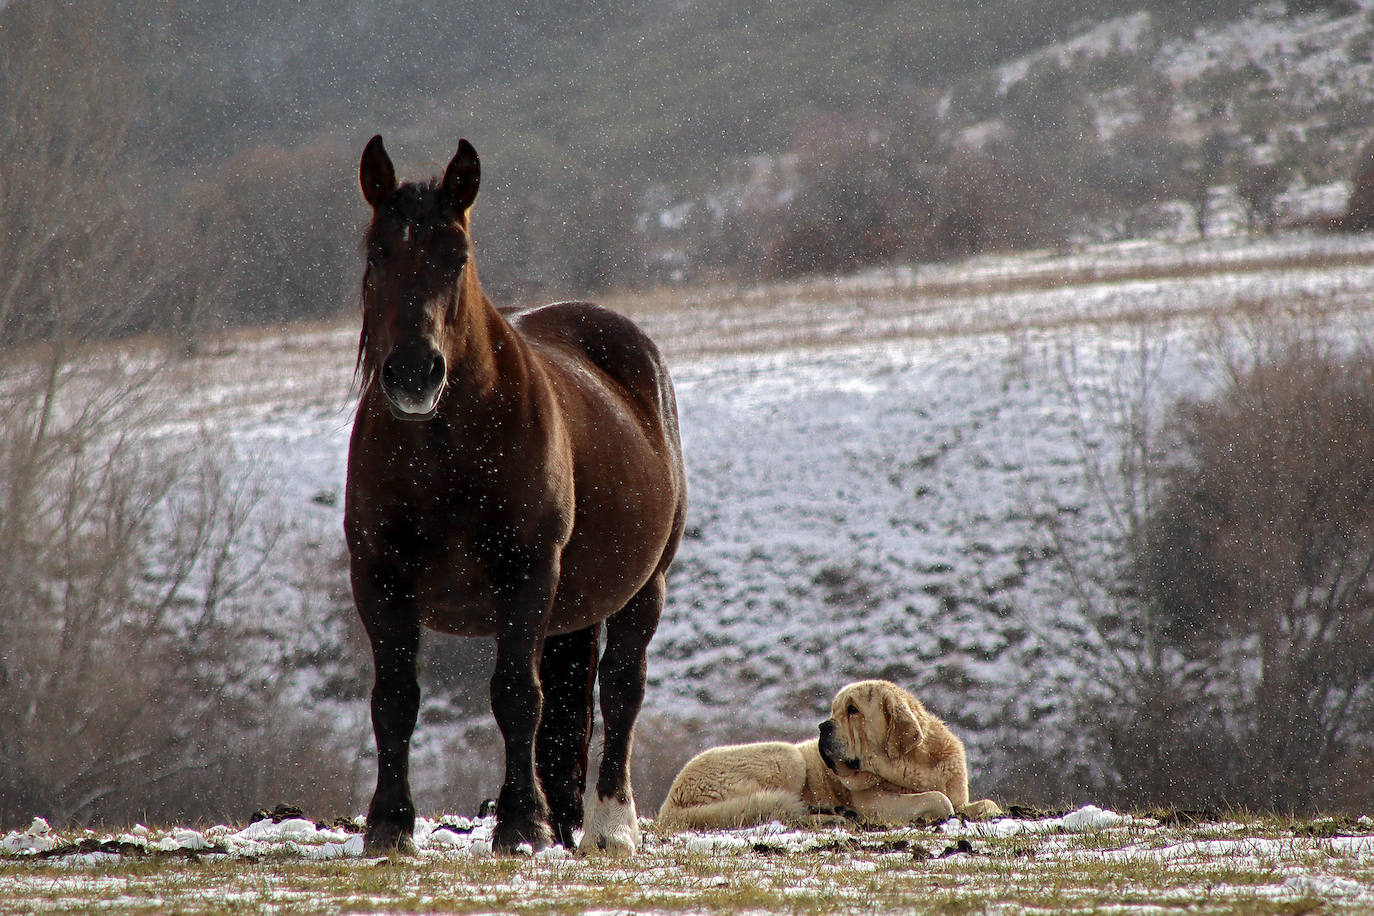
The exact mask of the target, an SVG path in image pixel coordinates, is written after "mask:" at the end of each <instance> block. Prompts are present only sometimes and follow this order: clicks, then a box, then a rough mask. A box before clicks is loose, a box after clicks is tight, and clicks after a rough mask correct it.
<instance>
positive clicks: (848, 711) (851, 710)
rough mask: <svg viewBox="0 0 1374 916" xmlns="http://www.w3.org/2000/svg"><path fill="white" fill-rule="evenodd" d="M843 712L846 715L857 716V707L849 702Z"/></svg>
mask: <svg viewBox="0 0 1374 916" xmlns="http://www.w3.org/2000/svg"><path fill="white" fill-rule="evenodd" d="M844 714H845V715H846V716H857V715H858V714H859V707H857V706H855V705H854V704H853V703H850V704H849V708H848V709H846V710H845V711H844Z"/></svg>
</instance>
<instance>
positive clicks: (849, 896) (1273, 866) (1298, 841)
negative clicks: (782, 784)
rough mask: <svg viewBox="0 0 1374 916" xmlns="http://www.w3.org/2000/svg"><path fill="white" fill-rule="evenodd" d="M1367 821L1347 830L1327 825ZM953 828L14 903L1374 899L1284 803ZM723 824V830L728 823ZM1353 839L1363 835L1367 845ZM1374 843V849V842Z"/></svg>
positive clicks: (532, 906) (66, 867)
mask: <svg viewBox="0 0 1374 916" xmlns="http://www.w3.org/2000/svg"><path fill="white" fill-rule="evenodd" d="M1361 831H1362V832H1363V836H1361V837H1356V838H1354V839H1351V838H1348V837H1346V838H1341V837H1339V836H1336V837H1331V836H1325V835H1324V834H1326V833H1335V834H1342V833H1350V832H1361ZM962 834H963V838H964V839H966V840H967V841H968V842H967V846H966V847H964V848H965V850H966V851H963V852H960V851H958V848H959V847H958V846H957V839H956V838H955V837H952V836H949V835H946V834H944V833H940V832H938V831H937V830H935V829H924V830H916V829H906V830H894V831H888V832H860V833H853V832H849V831H845V830H833V831H829V832H819V833H816V834H812V835H810V836H809V838H808V839H807V840H806V841H805V842H802V843H797V842H795V836H794V837H793V838H792V841H791V842H774V841H773V840H771V839H770V836H769V835H768V834H766V833H756V834H752V835H749V839H750V840H751V842H748V843H743V844H739V843H736V844H735V845H734V846H733V847H729V846H717V847H716V848H715V849H709V848H707V846H706V844H703V843H702V842H700V841H699V840H698V841H697V842H695V843H694V842H693V841H692V839H691V838H689V837H683V836H677V837H669V838H664V837H658V836H655V835H653V834H652V832H651V833H650V834H649V835H648V838H647V842H646V849H645V850H644V851H643V852H642V853H641V854H640V855H639V856H638V857H637V858H636V859H634V860H632V861H629V862H622V861H615V860H607V859H600V858H592V859H543V858H541V859H535V860H531V859H523V858H521V859H493V858H472V857H467V856H442V855H433V856H428V857H425V858H420V859H413V860H394V861H387V860H342V861H333V862H309V861H304V860H302V859H300V858H298V857H295V858H293V857H272V856H267V857H260V858H258V859H256V860H249V859H228V858H227V857H225V856H217V855H203V856H202V857H201V858H200V859H199V860H194V861H188V860H187V859H186V858H184V857H180V856H178V857H166V858H156V857H144V858H136V859H129V858H123V859H120V858H110V859H109V860H108V861H104V862H99V863H85V864H81V863H76V864H73V863H72V862H63V861H62V860H60V859H49V860H42V861H36V860H18V859H16V858H13V857H11V858H9V859H5V860H0V912H20V911H22V912H26V913H37V912H53V913H56V912H85V911H90V910H94V909H100V910H101V911H103V912H108V913H121V914H122V913H152V912H182V913H211V914H213V913H226V912H235V913H238V912H276V911H289V912H292V913H326V912H329V913H336V912H377V911H384V912H388V913H406V912H423V913H432V912H445V913H492V912H501V913H522V914H559V913H583V912H589V911H617V912H622V911H629V912H646V913H680V912H713V913H743V912H790V913H815V914H828V913H913V912H923V913H971V912H985V911H987V910H988V909H990V908H1006V909H1008V910H1010V911H1013V912H1020V911H1025V910H1035V909H1042V910H1048V911H1053V912H1072V911H1093V910H1098V909H1101V908H1104V907H1124V908H1126V909H1136V908H1142V907H1149V906H1162V907H1166V908H1170V909H1173V908H1186V909H1188V910H1190V911H1192V912H1198V913H1259V914H1264V913H1296V912H1307V911H1311V910H1314V909H1320V910H1321V911H1322V912H1325V913H1339V912H1368V910H1369V907H1371V906H1374V895H1371V894H1369V893H1368V892H1366V891H1362V890H1361V889H1360V888H1361V887H1364V888H1367V887H1370V886H1374V852H1372V851H1371V850H1374V836H1371V834H1374V825H1371V826H1367V827H1364V828H1357V829H1356V830H1355V831H1351V830H1345V829H1340V830H1334V829H1333V830H1327V829H1326V828H1325V827H1323V825H1322V823H1321V822H1318V823H1315V824H1311V823H1309V824H1295V823H1291V822H1281V821H1277V820H1272V819H1258V820H1251V821H1249V822H1248V823H1246V824H1243V825H1242V824H1238V823H1235V822H1229V821H1228V822H1220V823H1210V824H1202V825H1197V826H1194V827H1187V828H1185V827H1152V826H1134V827H1127V828H1120V829H1107V830H1101V831H1093V832H1089V833H1085V834H1064V833H1062V832H1050V833H1042V834H1023V835H1018V836H1012V837H995V836H991V835H982V834H980V833H979V831H978V830H977V829H976V828H973V827H969V828H966V829H965V830H964V831H962ZM718 836H719V835H718ZM1352 844H1362V846H1359V845H1352ZM1361 850H1363V851H1361Z"/></svg>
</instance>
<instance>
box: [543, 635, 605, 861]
mask: <svg viewBox="0 0 1374 916" xmlns="http://www.w3.org/2000/svg"><path fill="white" fill-rule="evenodd" d="M599 636H600V627H599V626H591V627H588V628H587V629H585V630H578V631H577V632H574V633H564V634H562V635H560V636H549V637H547V638H546V639H545V640H544V656H543V659H542V661H541V662H540V664H539V681H540V686H541V688H542V690H543V693H544V711H543V713H542V714H541V715H540V718H539V732H538V735H537V737H536V738H535V742H534V767H535V772H536V773H537V774H538V776H539V785H540V786H541V787H543V789H544V797H545V798H546V799H548V802H549V817H550V820H551V822H552V824H553V836H554V841H555V842H557V843H558V844H559V845H560V846H563V847H564V848H566V849H572V848H573V845H574V842H573V831H574V830H578V829H580V828H581V827H582V793H583V792H584V791H586V788H587V745H588V744H590V743H591V737H592V693H593V689H594V687H595V686H596V654H597V646H598V638H599Z"/></svg>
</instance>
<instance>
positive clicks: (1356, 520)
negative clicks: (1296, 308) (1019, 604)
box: [1133, 343, 1374, 809]
mask: <svg viewBox="0 0 1374 916" xmlns="http://www.w3.org/2000/svg"><path fill="white" fill-rule="evenodd" d="M1177 416H1178V420H1177V424H1178V439H1179V450H1178V453H1177V455H1176V456H1175V458H1174V459H1173V460H1172V461H1171V462H1169V464H1168V465H1167V466H1166V467H1164V468H1163V469H1162V474H1163V477H1162V484H1163V485H1162V491H1161V496H1162V498H1161V500H1160V502H1159V504H1158V506H1157V507H1156V509H1155V511H1154V512H1153V513H1152V515H1151V516H1150V518H1149V519H1148V520H1147V522H1146V525H1145V528H1144V531H1143V537H1142V538H1141V540H1140V542H1139V544H1138V547H1137V550H1136V554H1135V564H1134V569H1133V579H1134V581H1135V583H1136V584H1137V585H1138V586H1139V588H1140V592H1141V597H1142V600H1143V601H1145V602H1147V603H1148V604H1150V605H1151V607H1152V610H1153V611H1154V613H1155V614H1156V615H1157V616H1158V618H1159V619H1160V621H1161V623H1160V635H1161V636H1162V637H1163V639H1164V640H1165V641H1166V642H1167V644H1168V645H1169V646H1170V647H1172V648H1174V649H1176V650H1177V651H1178V652H1179V654H1180V656H1181V658H1182V660H1183V661H1184V662H1185V663H1194V664H1197V665H1201V666H1203V667H1204V668H1205V670H1206V671H1207V673H1208V675H1209V678H1208V680H1209V681H1210V683H1208V684H1207V685H1205V687H1203V686H1199V688H1198V689H1197V690H1185V691H1183V694H1184V696H1185V697H1188V698H1189V699H1190V700H1191V702H1192V703H1193V704H1194V705H1197V704H1199V703H1200V704H1202V705H1203V707H1204V708H1203V709H1202V710H1200V712H1201V714H1202V716H1203V717H1205V721H1206V722H1207V728H1206V729H1204V731H1205V732H1206V733H1207V734H1208V735H1209V736H1211V737H1210V740H1208V742H1207V743H1208V744H1209V745H1212V746H1213V747H1214V748H1215V750H1214V754H1215V756H1216V757H1217V758H1218V759H1227V758H1229V759H1231V760H1233V761H1234V762H1233V763H1232V764H1231V765H1230V766H1229V767H1228V769H1230V770H1231V771H1232V772H1230V773H1229V774H1228V776H1229V777H1230V780H1232V783H1231V784H1232V786H1233V787H1234V790H1235V791H1237V792H1239V793H1242V795H1243V797H1245V799H1246V800H1247V801H1249V802H1251V803H1267V804H1269V805H1273V806H1278V807H1291V808H1296V809H1311V808H1313V807H1316V806H1320V805H1322V804H1323V803H1324V802H1326V801H1327V800H1328V799H1329V798H1330V797H1331V795H1332V793H1333V791H1334V789H1335V786H1336V785H1337V784H1338V783H1339V782H1340V781H1341V780H1342V779H1344V778H1347V777H1350V776H1353V771H1352V770H1351V769H1350V767H1351V765H1352V763H1353V762H1354V760H1355V758H1354V756H1352V755H1355V754H1358V753H1359V752H1360V751H1361V748H1362V742H1365V741H1366V740H1367V735H1368V734H1369V727H1370V725H1371V724H1374V654H1371V653H1370V652H1369V648H1368V647H1369V646H1370V645H1371V644H1374V463H1371V461H1370V455H1374V356H1371V355H1370V354H1366V353H1362V354H1354V355H1346V354H1341V353H1338V352H1336V351H1334V350H1332V349H1331V348H1329V347H1322V346H1319V345H1316V344H1311V343H1308V344H1295V345H1291V346H1289V347H1287V348H1284V349H1283V350H1281V351H1279V352H1276V353H1274V354H1272V355H1268V356H1266V357H1265V358H1262V359H1261V360H1260V361H1259V362H1258V363H1257V364H1255V365H1253V366H1251V367H1248V368H1245V369H1242V370H1239V371H1237V373H1236V374H1235V375H1233V376H1232V378H1231V380H1230V382H1229V383H1228V384H1227V385H1226V387H1225V388H1224V389H1223V390H1222V391H1221V392H1219V393H1218V394H1217V395H1216V396H1215V397H1213V398H1211V399H1209V400H1206V401H1201V402H1193V403H1186V404H1182V405H1180V407H1179V408H1178V412H1177ZM1180 686H1182V685H1180ZM1204 691H1205V692H1204ZM1212 711H1215V712H1216V713H1217V716H1216V717H1215V718H1213V717H1212V716H1210V715H1208V713H1210V712H1212ZM1364 750H1366V751H1367V748H1364Z"/></svg>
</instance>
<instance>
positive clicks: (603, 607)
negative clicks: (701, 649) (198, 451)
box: [344, 137, 687, 854]
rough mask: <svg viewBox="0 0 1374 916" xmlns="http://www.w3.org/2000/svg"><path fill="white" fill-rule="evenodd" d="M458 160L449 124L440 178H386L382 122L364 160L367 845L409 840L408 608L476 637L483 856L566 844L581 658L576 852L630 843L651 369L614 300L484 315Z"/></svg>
mask: <svg viewBox="0 0 1374 916" xmlns="http://www.w3.org/2000/svg"><path fill="white" fill-rule="evenodd" d="M479 173H480V169H479V164H478V159H477V153H476V151H475V150H474V149H473V148H472V145H471V144H469V143H468V142H467V141H466V140H464V141H461V142H460V143H459V144H458V152H457V154H456V155H454V157H453V161H452V162H450V163H449V165H448V168H447V170H446V171H445V172H444V176H443V178H442V180H440V181H438V182H434V181H430V182H427V183H422V184H413V183H406V184H401V185H398V184H397V182H396V173H395V171H394V169H393V167H392V164H391V160H390V158H389V157H388V156H387V154H386V150H385V149H384V148H383V146H382V139H381V137H373V138H372V140H371V142H370V143H368V145H367V148H366V149H365V150H364V151H363V156H362V164H361V168H360V178H361V182H362V190H363V196H364V197H365V198H366V199H367V202H368V203H369V204H370V205H371V207H372V223H371V226H370V227H369V229H368V231H367V236H366V251H367V270H366V274H365V275H364V277H363V294H362V296H363V328H362V335H361V339H360V341H359V345H358V371H359V377H360V381H361V387H362V396H361V401H360V403H359V405H358V414H357V419H356V420H355V421H354V425H353V436H352V441H351V443H350V445H349V453H348V487H347V496H346V507H345V517H344V528H345V532H346V534H347V538H348V548H349V553H350V557H351V570H350V571H351V577H352V583H353V596H354V600H355V601H356V602H357V606H358V614H359V616H361V617H362V621H363V626H364V627H365V628H366V630H367V635H368V637H369V638H370V639H371V641H372V654H373V662H374V664H375V667H376V681H375V684H374V686H373V691H372V725H373V730H374V732H375V734H376V739H377V791H376V793H375V794H374V795H373V797H372V804H371V806H370V807H369V809H368V814H367V838H366V848H367V850H368V851H370V852H388V851H392V850H399V851H402V852H404V851H408V850H410V849H412V848H413V843H412V841H411V834H412V832H413V829H414V825H415V807H414V804H413V802H412V801H411V796H410V785H409V779H408V775H407V774H408V766H409V745H410V738H411V734H412V732H413V731H414V729H415V719H416V715H417V712H418V710H419V704H420V687H419V683H418V681H417V680H416V654H417V650H418V647H419V639H420V628H421V625H424V626H428V627H431V628H433V629H435V630H439V631H442V632H446V633H458V634H462V635H466V636H492V637H495V639H496V648H497V653H496V654H497V657H496V669H495V672H494V674H493V675H492V679H491V706H492V711H493V713H495V716H496V722H497V724H498V725H499V726H500V728H501V735H502V737H503V739H504V741H505V750H506V769H505V780H504V782H503V783H502V786H501V792H500V796H499V797H498V799H497V805H496V815H497V824H496V832H495V835H494V836H493V845H494V847H495V849H496V850H497V851H498V852H507V853H508V852H513V851H514V850H516V848H517V847H518V846H519V845H520V844H523V843H528V844H529V845H530V846H532V847H533V848H534V849H541V848H543V847H545V846H548V845H549V844H550V843H551V842H554V841H556V842H558V843H561V844H562V845H564V846H571V845H572V842H573V831H574V830H576V829H577V828H578V827H580V826H582V815H583V810H582V794H583V792H584V790H585V788H586V780H587V745H588V743H589V741H590V735H591V727H592V688H593V685H594V683H595V681H596V678H597V677H598V674H599V676H600V678H601V714H602V724H603V728H604V732H605V746H604V749H603V752H602V758H601V769H600V775H599V776H598V778H597V783H596V795H595V797H594V798H593V799H592V801H591V808H590V811H589V812H588V818H587V825H586V830H585V832H584V835H583V838H582V843H581V849H582V850H586V849H589V848H591V849H596V848H600V849H605V850H608V851H611V852H614V853H620V854H630V853H632V852H634V851H635V849H636V848H637V846H638V843H639V826H638V819H637V815H636V812H635V805H634V798H633V795H632V793H631V789H630V775H629V759H630V749H631V744H632V742H633V730H634V722H635V717H636V716H637V715H638V713H639V707H640V703H641V701H642V700H643V697H644V672H645V656H646V654H647V651H648V645H649V640H650V638H652V636H653V634H654V630H655V628H656V627H657V625H658V619H659V614H660V612H661V610H662V607H663V590H664V574H665V573H666V571H667V569H668V564H669V562H670V561H671V560H672V558H673V553H674V552H675V551H676V549H677V545H678V542H679V540H680V539H681V536H682V525H683V516H684V512H685V509H686V492H687V485H686V477H685V474H684V472H683V466H682V453H681V448H680V445H679V443H678V432H677V408H676V405H675V402H674V398H673V389H672V384H671V382H670V381H669V379H668V373H667V370H666V369H665V368H664V364H663V360H662V358H661V357H660V355H659V353H658V350H657V348H656V347H655V346H654V344H653V343H652V342H651V341H650V340H649V339H648V337H646V336H645V335H644V333H643V332H642V331H640V330H639V328H637V327H636V326H635V325H634V324H633V323H632V322H630V320H629V319H627V318H623V317H621V316H620V315H617V314H616V313H614V312H611V311H608V310H606V309H603V308H600V307H598V306H595V305H591V304H588V303H577V302H564V303H558V304H554V305H548V306H544V307H543V308H538V309H533V310H530V311H526V312H520V313H507V312H503V311H498V310H497V309H495V308H493V306H492V304H491V302H490V300H488V299H487V297H486V295H485V294H483V292H482V287H481V286H480V285H479V283H478V281H477V272H476V268H475V267H474V265H473V261H472V252H471V239H470V236H469V232H468V226H469V213H470V208H471V206H472V202H473V199H474V198H475V197H476V196H477V185H478V178H479ZM603 620H604V621H606V646H605V651H604V652H603V653H602V654H601V658H600V665H599V668H598V665H597V651H598V648H599V646H598V643H599V642H600V629H601V621H603Z"/></svg>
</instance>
